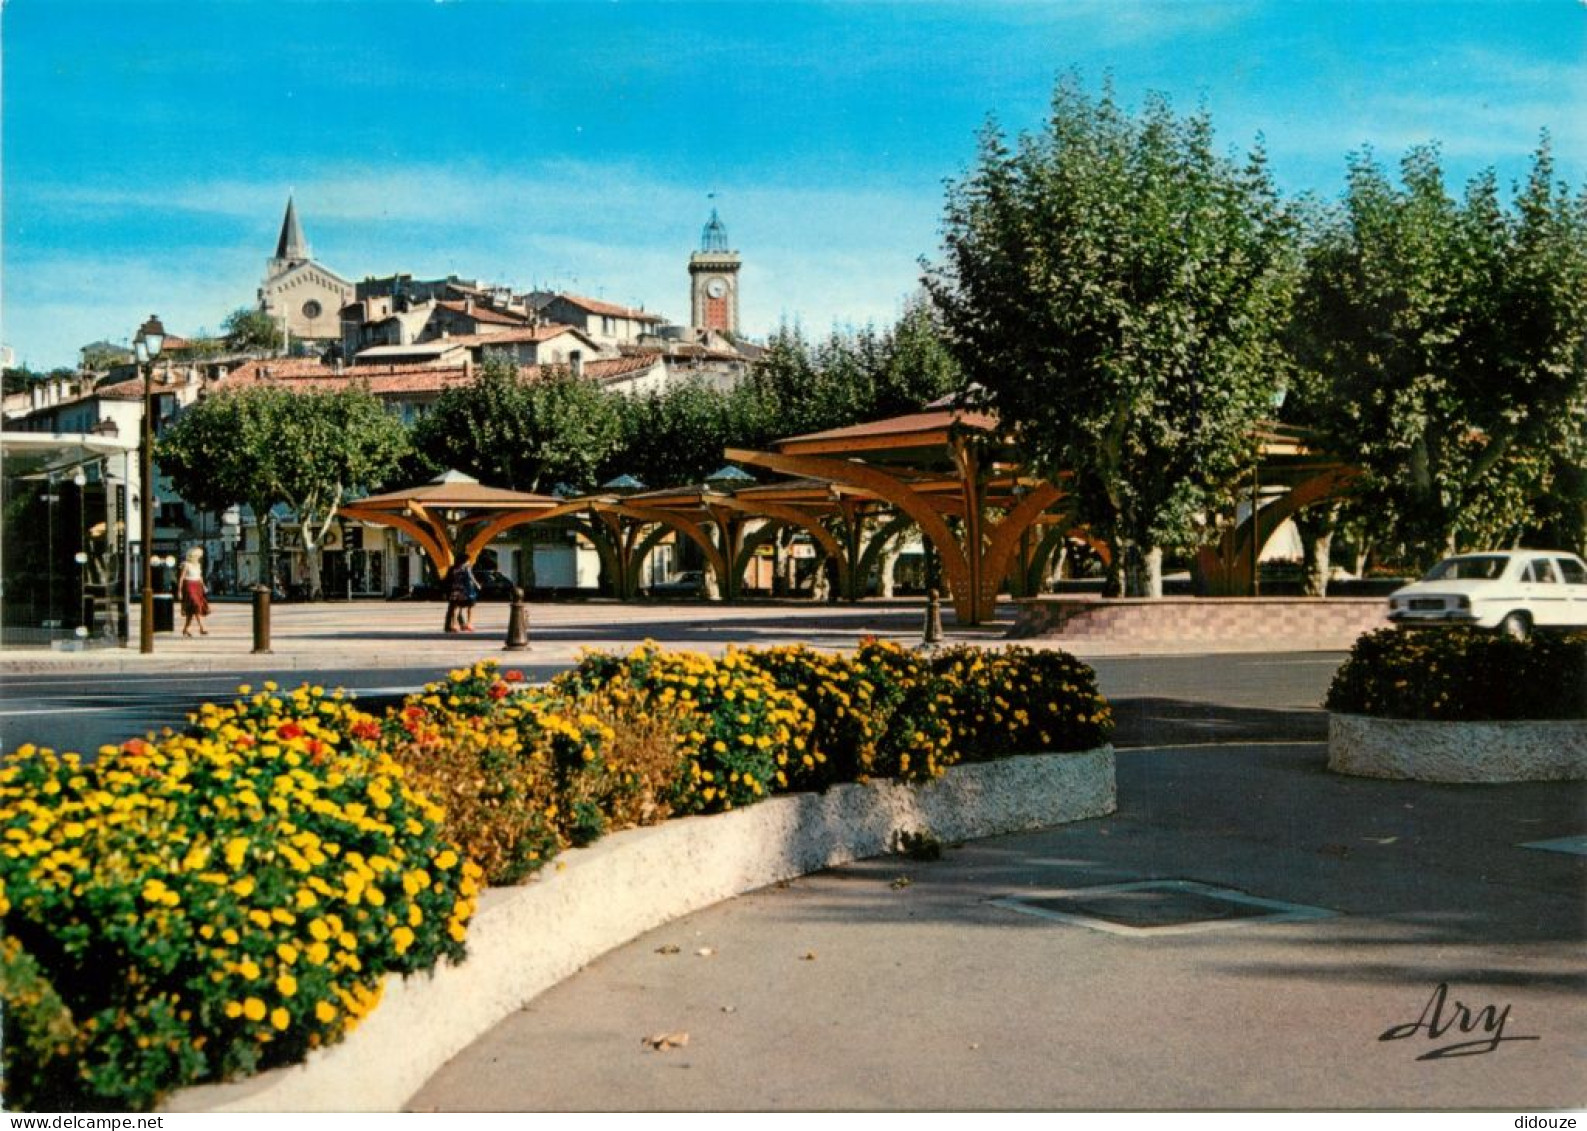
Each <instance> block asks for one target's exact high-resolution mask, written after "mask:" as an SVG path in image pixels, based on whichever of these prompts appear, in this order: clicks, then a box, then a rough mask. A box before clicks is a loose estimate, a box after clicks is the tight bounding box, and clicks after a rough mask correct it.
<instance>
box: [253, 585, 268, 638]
mask: <svg viewBox="0 0 1587 1131" xmlns="http://www.w3.org/2000/svg"><path fill="white" fill-rule="evenodd" d="M253 650H254V654H255V655H260V654H262V653H268V652H269V651H270V587H269V586H268V585H255V586H254V587H253Z"/></svg>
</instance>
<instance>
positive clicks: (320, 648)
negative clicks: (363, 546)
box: [0, 599, 1274, 677]
mask: <svg viewBox="0 0 1587 1131" xmlns="http://www.w3.org/2000/svg"><path fill="white" fill-rule="evenodd" d="M529 608H530V614H529V616H530V628H529V639H530V647H529V650H528V651H527V652H505V651H502V645H503V643H504V642H505V639H506V632H507V614H508V606H507V605H506V604H502V603H495V602H492V603H487V604H481V605H479V606H478V607H477V608H476V609H475V613H474V625H475V628H476V630H477V631H475V632H474V633H472V634H465V635H450V636H449V635H446V634H445V633H443V632H442V631H441V623H442V618H443V616H444V614H445V609H446V606H445V605H444V604H442V603H440V602H413V601H390V602H383V601H367V602H352V603H348V602H325V603H320V604H280V605H275V606H273V607H272V609H271V630H272V631H271V651H270V653H269V654H268V655H254V654H253V620H252V615H253V614H252V607H251V606H250V605H247V604H237V603H217V604H216V605H215V606H214V612H213V614H212V615H211V616H210V617H209V618H207V619H208V625H209V635H208V636H197V635H195V636H194V637H192V638H184V637H183V636H182V635H181V634H180V632H162V633H158V634H157V635H156V636H155V644H154V652H153V653H152V654H151V655H143V654H141V653H140V652H139V651H138V648H137V641H136V640H135V639H134V641H133V642H132V644H131V646H130V647H127V648H90V649H84V650H82V651H54V650H50V649H44V648H8V649H0V677H3V676H4V675H6V674H12V675H21V674H41V673H51V672H73V671H83V672H238V673H245V672H246V673H269V672H282V673H290V672H307V671H314V670H320V669H329V668H338V667H415V666H423V665H428V664H433V665H435V666H436V667H446V666H448V665H452V664H458V663H464V662H472V661H473V660H476V659H478V658H479V657H480V656H483V655H489V654H492V653H499V654H500V655H501V656H502V657H503V660H504V662H505V661H506V660H507V659H508V658H510V657H518V658H520V659H522V660H523V661H524V662H534V663H539V664H547V663H555V664H565V663H571V662H573V660H574V659H575V658H576V657H577V655H578V653H579V652H580V651H581V650H582V649H585V648H594V649H602V650H607V651H627V650H629V649H631V648H633V647H636V646H637V645H639V644H640V643H642V642H643V641H645V640H655V641H656V642H657V643H659V644H662V645H665V646H668V647H675V648H691V649H696V650H700V651H707V652H720V651H722V650H723V649H724V648H726V647H727V645H728V644H730V643H736V644H743V645H773V644H784V643H805V644H809V645H811V646H813V647H817V648H833V649H836V648H853V647H855V646H856V645H857V644H858V643H859V641H860V639H861V638H862V637H865V636H879V637H883V638H887V639H892V640H898V641H900V642H903V643H907V644H915V643H919V641H920V639H921V633H922V629H923V627H924V620H925V602H924V601H922V600H919V599H915V600H907V599H900V600H891V601H866V602H862V603H860V604H858V605H815V604H811V603H810V602H805V601H782V602H772V601H767V602H764V603H757V604H748V605H734V606H727V605H720V604H715V603H708V602H680V603H676V604H660V603H657V604H651V603H619V602H616V601H607V600H592V601H576V602H566V603H555V604H547V603H540V604H531V605H530V607H529ZM943 620H944V627H945V630H946V639H945V641H944V643H946V644H958V643H973V644H982V645H999V644H1003V643H1019V644H1024V645H1027V646H1030V647H1038V648H1062V649H1064V650H1066V651H1070V652H1073V653H1074V654H1075V655H1077V656H1080V657H1082V658H1085V657H1105V656H1132V655H1175V654H1188V653H1207V652H1250V651H1271V650H1273V648H1274V644H1273V641H1271V640H1239V639H1231V640H1227V641H1223V642H1221V643H1217V644H1211V645H1209V644H1207V643H1205V642H1201V641H1198V642H1197V643H1196V644H1195V645H1194V646H1188V645H1185V644H1182V643H1178V642H1176V641H1175V640H1174V639H1173V638H1172V637H1168V638H1165V639H1163V640H1159V641H1141V640H1130V641H1117V642H1116V641H1109V640H1105V639H1094V638H1076V639H1064V638H1060V637H1053V638H1042V639H1037V640H1020V641H1010V640H1008V639H1007V633H1008V631H1009V629H1010V628H1011V627H1012V626H1013V624H1014V620H1015V610H1014V608H1013V606H1011V605H1004V606H1003V607H1001V608H999V610H998V615H997V619H996V620H995V621H994V622H993V623H991V624H987V625H982V626H978V627H975V628H960V627H958V626H957V625H955V624H954V622H953V617H952V614H951V612H950V611H948V610H946V609H945V610H944V613H943ZM179 623H180V622H179Z"/></svg>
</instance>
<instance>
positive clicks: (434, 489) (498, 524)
mask: <svg viewBox="0 0 1587 1131" xmlns="http://www.w3.org/2000/svg"><path fill="white" fill-rule="evenodd" d="M575 509H577V508H575V507H571V506H569V505H568V504H567V503H565V502H564V501H563V500H562V499H556V498H553V497H551V496H550V495H537V494H534V493H532V492H529V491H512V490H508V489H507V488H505V487H487V486H485V485H484V484H483V483H481V482H480V481H479V480H477V479H475V478H473V477H472V476H469V475H465V474H463V473H462V472H461V471H447V472H444V473H443V474H441V475H438V476H436V477H435V478H434V479H432V480H430V482H428V483H425V484H423V485H421V486H418V487H408V488H404V489H403V490H401V491H390V492H387V493H386V494H383V495H370V496H368V497H367V498H363V499H359V500H357V501H356V502H352V503H344V504H343V505H342V506H341V507H339V508H338V509H337V513H338V514H339V515H341V516H342V517H343V518H350V519H353V520H355V521H357V522H368V523H374V524H376V525H380V526H391V527H395V528H396V529H398V530H400V531H402V532H403V533H405V534H407V535H408V536H409V537H411V538H412V539H413V540H414V541H415V542H417V543H418V544H419V545H420V546H421V547H422V548H423V550H424V553H425V555H426V556H427V557H428V558H429V559H430V563H431V564H432V565H433V566H435V570H436V575H437V576H438V577H445V576H446V574H447V571H448V570H450V569H451V568H452V565H453V563H454V562H456V561H458V560H459V559H462V560H464V561H469V562H472V561H473V560H474V559H475V558H476V557H478V556H479V552H480V551H481V550H482V549H484V548H485V547H486V546H487V545H489V544H490V542H491V541H492V540H493V539H494V538H495V537H496V536H497V535H498V534H500V533H501V532H502V531H504V530H507V529H509V528H511V527H514V526H518V525H520V524H522V523H525V522H535V521H540V520H544V519H548V518H553V517H556V516H558V515H562V514H566V513H568V512H569V511H571V510H575Z"/></svg>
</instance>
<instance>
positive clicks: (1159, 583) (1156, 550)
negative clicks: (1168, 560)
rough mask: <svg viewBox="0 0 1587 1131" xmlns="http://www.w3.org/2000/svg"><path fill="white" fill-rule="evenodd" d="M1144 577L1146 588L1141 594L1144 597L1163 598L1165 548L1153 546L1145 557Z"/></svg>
mask: <svg viewBox="0 0 1587 1131" xmlns="http://www.w3.org/2000/svg"><path fill="white" fill-rule="evenodd" d="M1144 559H1145V560H1144V563H1143V564H1144V566H1145V569H1144V571H1143V572H1144V575H1145V578H1144V579H1145V582H1146V588H1145V592H1143V593H1141V594H1140V596H1142V597H1161V596H1162V595H1163V548H1162V547H1161V546H1153V547H1152V548H1151V549H1149V550H1147V551H1146V554H1145V555H1144Z"/></svg>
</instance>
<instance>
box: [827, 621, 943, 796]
mask: <svg viewBox="0 0 1587 1131" xmlns="http://www.w3.org/2000/svg"><path fill="white" fill-rule="evenodd" d="M853 663H854V666H855V668H856V669H857V670H858V671H859V673H860V675H861V677H862V678H864V679H865V680H866V682H868V683H869V684H870V685H871V687H872V688H873V691H872V699H871V702H872V707H873V709H874V710H875V711H876V712H877V715H878V717H879V719H880V720H882V733H881V735H880V737H879V738H878V739H877V743H876V757H875V759H874V760H873V763H872V773H874V774H876V775H877V776H878V777H889V778H899V779H901V780H904V781H929V780H930V779H932V778H935V777H939V776H941V774H942V772H943V771H944V770H946V769H947V768H948V767H949V766H951V765H953V764H954V763H955V762H956V761H958V759H959V755H958V751H957V750H955V749H954V745H953V728H952V726H951V725H950V724H949V721H948V717H947V715H946V713H945V712H944V707H945V706H946V705H947V704H948V703H949V701H950V697H949V695H948V694H947V688H946V687H945V686H944V684H943V681H942V680H941V679H940V678H938V676H937V673H936V672H935V671H934V670H933V669H932V665H931V661H930V660H929V659H928V658H927V657H926V656H925V655H924V654H923V653H921V652H917V651H916V650H915V649H913V648H906V647H904V646H903V645H902V644H896V643H894V642H893V641H890V640H877V639H875V638H874V637H866V638H865V639H863V640H861V641H860V646H859V647H858V648H856V649H855V651H854V659H853Z"/></svg>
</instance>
